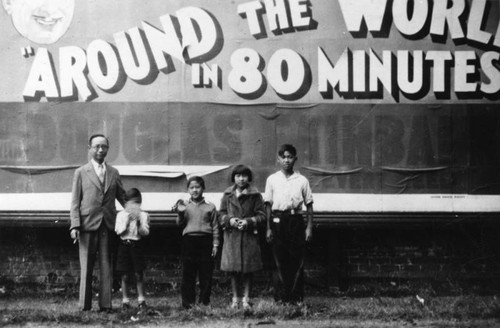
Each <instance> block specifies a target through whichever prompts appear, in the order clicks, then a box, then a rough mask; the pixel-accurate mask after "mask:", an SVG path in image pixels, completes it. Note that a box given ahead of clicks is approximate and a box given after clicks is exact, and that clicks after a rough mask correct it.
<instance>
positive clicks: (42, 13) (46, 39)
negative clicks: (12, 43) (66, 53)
mask: <svg viewBox="0 0 500 328" xmlns="http://www.w3.org/2000/svg"><path fill="white" fill-rule="evenodd" d="M2 4H3V7H4V8H5V11H7V13H8V14H9V15H10V16H11V18H12V24H13V25H14V27H15V28H16V30H17V31H18V32H19V33H20V34H21V35H22V36H24V37H25V38H27V39H28V40H30V41H33V42H36V43H40V44H52V43H54V42H56V41H57V40H59V38H61V37H62V36H63V35H64V33H66V31H67V30H68V28H69V25H70V24H71V20H72V19H73V11H74V9H75V0H2Z"/></svg>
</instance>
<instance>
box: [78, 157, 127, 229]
mask: <svg viewBox="0 0 500 328" xmlns="http://www.w3.org/2000/svg"><path fill="white" fill-rule="evenodd" d="M115 200H118V201H119V202H120V204H122V205H124V204H125V190H124V189H123V185H122V181H121V178H120V174H119V173H118V170H117V169H115V168H114V167H112V166H111V165H108V164H106V176H105V181H104V186H102V185H101V182H100V181H99V178H98V177H97V174H96V172H95V170H94V167H93V166H92V163H91V162H89V163H87V164H86V165H83V166H81V167H79V168H78V169H77V170H76V171H75V175H74V177H73V188H72V197H71V210H70V219H71V226H70V229H73V228H78V229H80V231H97V229H99V226H100V225H101V223H102V221H103V220H104V223H105V224H106V227H107V228H108V229H110V230H114V228H115V221H116V206H115Z"/></svg>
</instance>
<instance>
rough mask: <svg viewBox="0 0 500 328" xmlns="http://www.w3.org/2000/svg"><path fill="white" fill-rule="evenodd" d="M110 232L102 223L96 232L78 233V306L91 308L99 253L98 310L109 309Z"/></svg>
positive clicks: (110, 283) (110, 279) (111, 276)
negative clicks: (93, 274)
mask: <svg viewBox="0 0 500 328" xmlns="http://www.w3.org/2000/svg"><path fill="white" fill-rule="evenodd" d="M110 233H112V232H110V231H109V230H108V229H107V228H106V225H105V224H104V222H103V223H102V224H101V226H100V227H99V229H98V230H97V231H88V232H85V231H83V232H80V249H79V253H80V306H81V307H82V309H83V310H90V309H91V308H92V273H93V271H94V263H95V260H96V256H97V253H99V308H101V309H111V285H112V280H113V274H112V269H111V254H110V249H109V246H110V245H109V241H110V240H109V239H110V236H109V234H110Z"/></svg>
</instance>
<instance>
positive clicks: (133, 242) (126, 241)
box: [121, 239, 139, 246]
mask: <svg viewBox="0 0 500 328" xmlns="http://www.w3.org/2000/svg"><path fill="white" fill-rule="evenodd" d="M121 242H122V244H123V245H128V246H135V245H137V244H138V243H139V240H131V239H121Z"/></svg>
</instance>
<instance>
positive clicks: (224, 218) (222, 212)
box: [219, 194, 231, 229]
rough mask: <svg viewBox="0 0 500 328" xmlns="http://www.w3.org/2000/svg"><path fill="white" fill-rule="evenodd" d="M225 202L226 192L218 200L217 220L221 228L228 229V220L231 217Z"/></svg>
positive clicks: (226, 199)
mask: <svg viewBox="0 0 500 328" xmlns="http://www.w3.org/2000/svg"><path fill="white" fill-rule="evenodd" d="M227 203H228V196H227V194H224V195H223V196H222V199H221V201H220V208H219V222H220V225H221V227H222V228H223V229H228V228H229V227H230V226H229V220H230V219H231V217H230V216H229V215H228V213H227Z"/></svg>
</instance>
